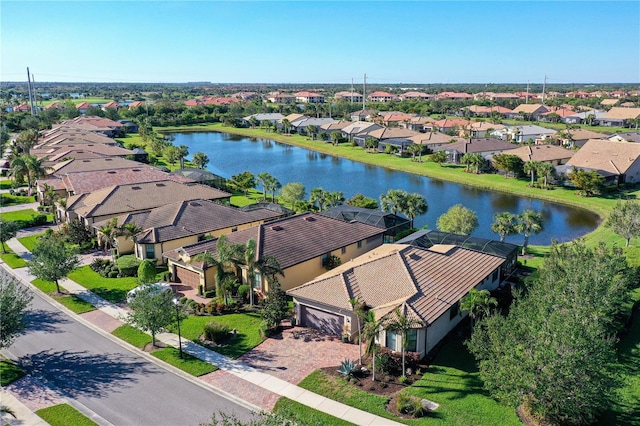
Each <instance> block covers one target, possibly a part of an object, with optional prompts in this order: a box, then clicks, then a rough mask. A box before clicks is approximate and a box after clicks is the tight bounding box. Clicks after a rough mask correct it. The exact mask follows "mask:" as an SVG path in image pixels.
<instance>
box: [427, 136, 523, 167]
mask: <svg viewBox="0 0 640 426" xmlns="http://www.w3.org/2000/svg"><path fill="white" fill-rule="evenodd" d="M515 148H518V145H516V144H513V143H510V142H506V141H502V140H500V139H495V138H476V139H464V140H461V141H458V142H452V143H449V144H446V145H442V146H440V147H437V148H434V151H445V152H446V153H447V154H448V155H449V159H448V161H450V162H452V163H459V162H460V160H461V159H462V157H463V156H464V155H465V154H467V153H469V154H480V155H482V156H483V157H484V156H488V155H494V154H499V153H501V152H505V151H510V150H513V149H515Z"/></svg>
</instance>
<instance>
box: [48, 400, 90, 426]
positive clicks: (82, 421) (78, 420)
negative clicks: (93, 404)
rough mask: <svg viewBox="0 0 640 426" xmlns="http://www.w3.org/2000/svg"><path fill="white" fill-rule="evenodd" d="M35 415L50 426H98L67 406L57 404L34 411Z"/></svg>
mask: <svg viewBox="0 0 640 426" xmlns="http://www.w3.org/2000/svg"><path fill="white" fill-rule="evenodd" d="M36 414H37V415H38V416H40V417H41V418H42V419H43V420H44V421H46V422H47V423H49V424H50V425H51V426H68V425H74V426H98V424H97V423H96V422H94V421H93V420H91V419H90V418H88V417H87V416H85V415H84V414H82V413H81V412H79V411H78V410H76V409H75V408H73V407H72V406H70V405H69V404H58V405H53V406H51V407H47V408H42V409H40V410H38V411H36Z"/></svg>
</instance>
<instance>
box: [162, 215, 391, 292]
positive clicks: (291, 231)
mask: <svg viewBox="0 0 640 426" xmlns="http://www.w3.org/2000/svg"><path fill="white" fill-rule="evenodd" d="M384 232H385V230H384V229H381V228H377V227H375V226H371V225H367V224H364V223H359V222H352V223H347V222H344V221H341V220H337V219H333V218H330V217H326V216H321V215H319V214H314V213H303V214H298V215H295V216H291V217H287V218H285V219H280V220H276V221H273V222H269V223H265V224H262V225H258V226H254V227H252V228H248V229H244V230H241V231H238V232H233V233H231V234H228V235H227V236H226V238H227V240H228V242H229V243H230V244H243V245H244V244H246V243H247V242H248V241H249V240H250V239H253V240H254V241H255V242H256V247H257V251H256V260H258V261H260V260H263V259H265V258H268V257H272V258H275V259H276V260H277V261H278V263H279V264H280V267H281V269H282V270H283V272H284V275H283V276H278V280H279V281H280V284H281V286H282V289H283V290H289V289H292V288H295V287H297V286H299V285H301V284H302V283H305V282H307V281H309V280H312V279H314V278H315V277H317V276H318V275H320V274H322V273H324V272H325V271H326V270H327V267H329V265H331V264H332V263H335V262H333V261H334V260H335V258H337V259H339V262H341V263H345V262H347V261H348V260H349V259H353V258H356V257H358V256H360V255H362V254H364V253H366V252H368V251H371V250H373V249H375V248H377V247H379V246H380V245H382V243H383V236H384ZM204 252H208V253H211V254H212V255H213V256H214V257H215V255H216V252H217V239H216V240H208V241H203V242H200V243H197V244H193V245H188V246H184V247H180V248H177V249H174V250H170V251H167V252H165V253H163V256H164V257H165V258H166V259H167V261H168V266H169V271H171V273H172V275H173V278H174V280H175V281H177V282H180V283H183V284H185V285H190V286H192V287H194V288H198V286H199V285H202V286H203V289H205V290H208V289H211V288H213V287H214V285H215V274H216V270H215V267H213V266H211V265H207V264H204V263H203V262H194V261H193V260H192V259H193V257H194V256H196V255H197V254H199V253H204ZM244 280H245V282H246V274H245V277H244ZM253 288H254V289H255V291H256V292H258V293H259V294H261V293H264V292H268V291H269V288H268V282H267V277H264V276H261V275H260V274H259V273H258V276H257V278H256V282H255V283H253Z"/></svg>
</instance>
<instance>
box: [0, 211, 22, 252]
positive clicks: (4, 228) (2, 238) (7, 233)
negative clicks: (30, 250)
mask: <svg viewBox="0 0 640 426" xmlns="http://www.w3.org/2000/svg"><path fill="white" fill-rule="evenodd" d="M18 229H20V228H19V226H18V223H17V222H14V221H10V220H3V219H2V218H0V243H1V244H2V253H6V252H7V249H6V247H5V246H4V243H5V242H7V241H9V240H10V239H12V238H14V237H15V236H16V235H17V234H18Z"/></svg>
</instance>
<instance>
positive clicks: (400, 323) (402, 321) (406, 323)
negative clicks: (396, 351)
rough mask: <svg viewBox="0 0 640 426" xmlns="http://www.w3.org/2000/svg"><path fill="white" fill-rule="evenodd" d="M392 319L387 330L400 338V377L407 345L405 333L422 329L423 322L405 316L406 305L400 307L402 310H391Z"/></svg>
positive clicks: (397, 308)
mask: <svg viewBox="0 0 640 426" xmlns="http://www.w3.org/2000/svg"><path fill="white" fill-rule="evenodd" d="M393 315H394V317H395V318H394V319H393V322H391V324H389V325H388V326H387V330H389V331H391V332H393V333H396V334H398V335H400V337H402V375H403V376H404V375H405V368H404V367H405V360H404V358H405V352H406V349H407V345H408V340H407V333H408V332H409V330H411V329H414V328H420V327H424V322H422V320H420V319H418V318H415V317H414V316H411V315H409V314H407V305H406V303H405V304H403V305H402V310H401V309H400V306H397V307H396V308H395V309H394V310H393Z"/></svg>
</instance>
